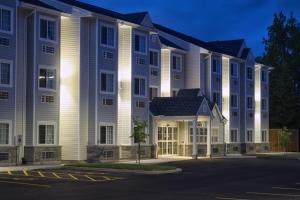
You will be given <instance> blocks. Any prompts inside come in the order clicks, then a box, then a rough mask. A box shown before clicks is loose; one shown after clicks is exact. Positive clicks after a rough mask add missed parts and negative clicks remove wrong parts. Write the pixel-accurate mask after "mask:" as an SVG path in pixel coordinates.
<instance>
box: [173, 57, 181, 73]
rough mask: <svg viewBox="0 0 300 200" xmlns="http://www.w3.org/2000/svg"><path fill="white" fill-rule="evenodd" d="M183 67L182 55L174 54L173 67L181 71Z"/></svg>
mask: <svg viewBox="0 0 300 200" xmlns="http://www.w3.org/2000/svg"><path fill="white" fill-rule="evenodd" d="M181 68H182V57H181V56H179V55H173V56H172V69H173V70H174V71H179V72H180V71H181Z"/></svg>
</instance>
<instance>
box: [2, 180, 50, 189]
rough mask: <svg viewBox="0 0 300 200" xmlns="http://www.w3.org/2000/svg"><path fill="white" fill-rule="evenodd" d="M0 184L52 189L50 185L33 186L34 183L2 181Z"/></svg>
mask: <svg viewBox="0 0 300 200" xmlns="http://www.w3.org/2000/svg"><path fill="white" fill-rule="evenodd" d="M0 183H10V184H17V185H27V186H34V187H43V188H51V186H50V185H41V184H33V183H24V182H15V181H2V180H0Z"/></svg>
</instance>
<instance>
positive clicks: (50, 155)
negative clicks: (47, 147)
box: [42, 151, 55, 160]
mask: <svg viewBox="0 0 300 200" xmlns="http://www.w3.org/2000/svg"><path fill="white" fill-rule="evenodd" d="M54 158H55V153H54V152H53V151H43V152H42V159H43V160H51V159H54Z"/></svg>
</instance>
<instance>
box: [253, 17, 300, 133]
mask: <svg viewBox="0 0 300 200" xmlns="http://www.w3.org/2000/svg"><path fill="white" fill-rule="evenodd" d="M263 44H264V45H265V52H264V54H263V56H262V57H261V58H260V59H259V60H258V61H261V62H262V63H264V64H266V65H269V66H272V67H274V70H273V71H271V73H270V103H269V106H270V128H282V127H284V126H287V127H288V128H297V129H300V24H299V22H298V21H297V19H296V18H295V17H294V16H293V14H290V16H289V17H288V18H287V17H286V16H285V15H284V14H283V13H282V12H280V13H276V14H275V15H274V20H273V24H272V25H271V26H269V27H268V37H267V38H264V39H263Z"/></svg>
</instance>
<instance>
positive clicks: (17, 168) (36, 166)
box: [0, 164, 63, 172]
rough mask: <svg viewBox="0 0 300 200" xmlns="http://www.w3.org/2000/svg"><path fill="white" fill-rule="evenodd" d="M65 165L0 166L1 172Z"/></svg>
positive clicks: (56, 167) (54, 167) (53, 167)
mask: <svg viewBox="0 0 300 200" xmlns="http://www.w3.org/2000/svg"><path fill="white" fill-rule="evenodd" d="M61 167H63V165H61V164H56V165H19V166H6V167H0V172H7V171H23V170H29V171H30V170H36V169H59V168H61Z"/></svg>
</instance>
